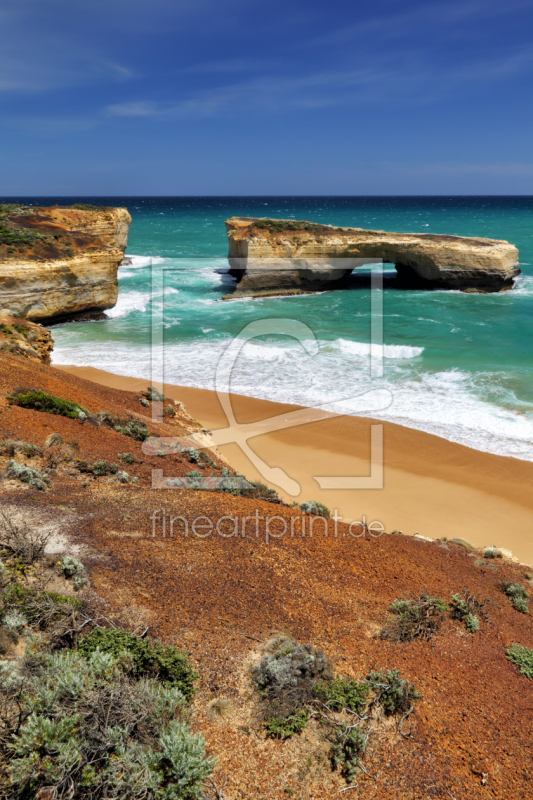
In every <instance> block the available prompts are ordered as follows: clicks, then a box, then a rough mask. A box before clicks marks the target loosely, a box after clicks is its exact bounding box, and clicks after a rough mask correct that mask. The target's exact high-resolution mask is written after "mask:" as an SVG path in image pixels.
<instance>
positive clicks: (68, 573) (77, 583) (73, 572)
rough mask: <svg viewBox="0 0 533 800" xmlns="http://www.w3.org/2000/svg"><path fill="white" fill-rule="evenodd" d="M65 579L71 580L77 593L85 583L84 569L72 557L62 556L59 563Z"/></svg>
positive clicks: (79, 562)
mask: <svg viewBox="0 0 533 800" xmlns="http://www.w3.org/2000/svg"><path fill="white" fill-rule="evenodd" d="M61 565H62V567H63V572H64V574H65V578H72V581H73V584H74V589H75V590H76V591H78V590H79V589H81V588H82V587H83V586H85V584H86V583H87V576H86V575H85V567H84V566H83V564H82V563H81V561H78V560H77V559H76V558H73V556H63V559H62V561H61Z"/></svg>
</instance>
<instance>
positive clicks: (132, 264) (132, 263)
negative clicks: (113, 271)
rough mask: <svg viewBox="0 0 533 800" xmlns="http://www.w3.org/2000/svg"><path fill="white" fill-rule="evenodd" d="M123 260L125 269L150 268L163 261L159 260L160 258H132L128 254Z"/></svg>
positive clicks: (132, 256) (162, 259)
mask: <svg viewBox="0 0 533 800" xmlns="http://www.w3.org/2000/svg"><path fill="white" fill-rule="evenodd" d="M124 260H125V261H126V263H125V264H124V266H125V267H129V268H130V269H141V268H142V267H150V266H152V264H162V263H163V261H164V260H165V259H164V258H161V256H134V255H131V254H130V253H128V255H127V256H125V257H124ZM128 262H129V263H128Z"/></svg>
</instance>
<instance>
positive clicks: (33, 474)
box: [6, 460, 51, 492]
mask: <svg viewBox="0 0 533 800" xmlns="http://www.w3.org/2000/svg"><path fill="white" fill-rule="evenodd" d="M6 478H11V479H13V480H17V481H21V482H22V483H27V484H28V485H29V486H31V487H32V489H38V491H40V492H44V491H45V490H46V488H47V486H50V485H51V483H50V478H49V477H48V475H46V474H45V473H44V472H41V470H39V469H32V468H31V467H26V466H24V464H19V463H18V462H17V461H13V460H11V461H8V462H7V466H6Z"/></svg>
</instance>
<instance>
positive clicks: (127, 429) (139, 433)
mask: <svg viewBox="0 0 533 800" xmlns="http://www.w3.org/2000/svg"><path fill="white" fill-rule="evenodd" d="M115 430H116V431H117V433H122V434H123V435H124V436H129V437H130V439H135V441H137V442H144V440H145V439H148V429H147V427H146V425H144V424H143V423H142V422H137V421H136V420H134V419H132V420H130V421H129V422H127V423H126V424H125V425H115Z"/></svg>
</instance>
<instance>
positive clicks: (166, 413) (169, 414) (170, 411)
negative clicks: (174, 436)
mask: <svg viewBox="0 0 533 800" xmlns="http://www.w3.org/2000/svg"><path fill="white" fill-rule="evenodd" d="M176 413H177V412H176V409H175V408H173V407H172V406H165V407H164V409H163V417H165V419H173V418H174V417H175V416H176Z"/></svg>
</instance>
